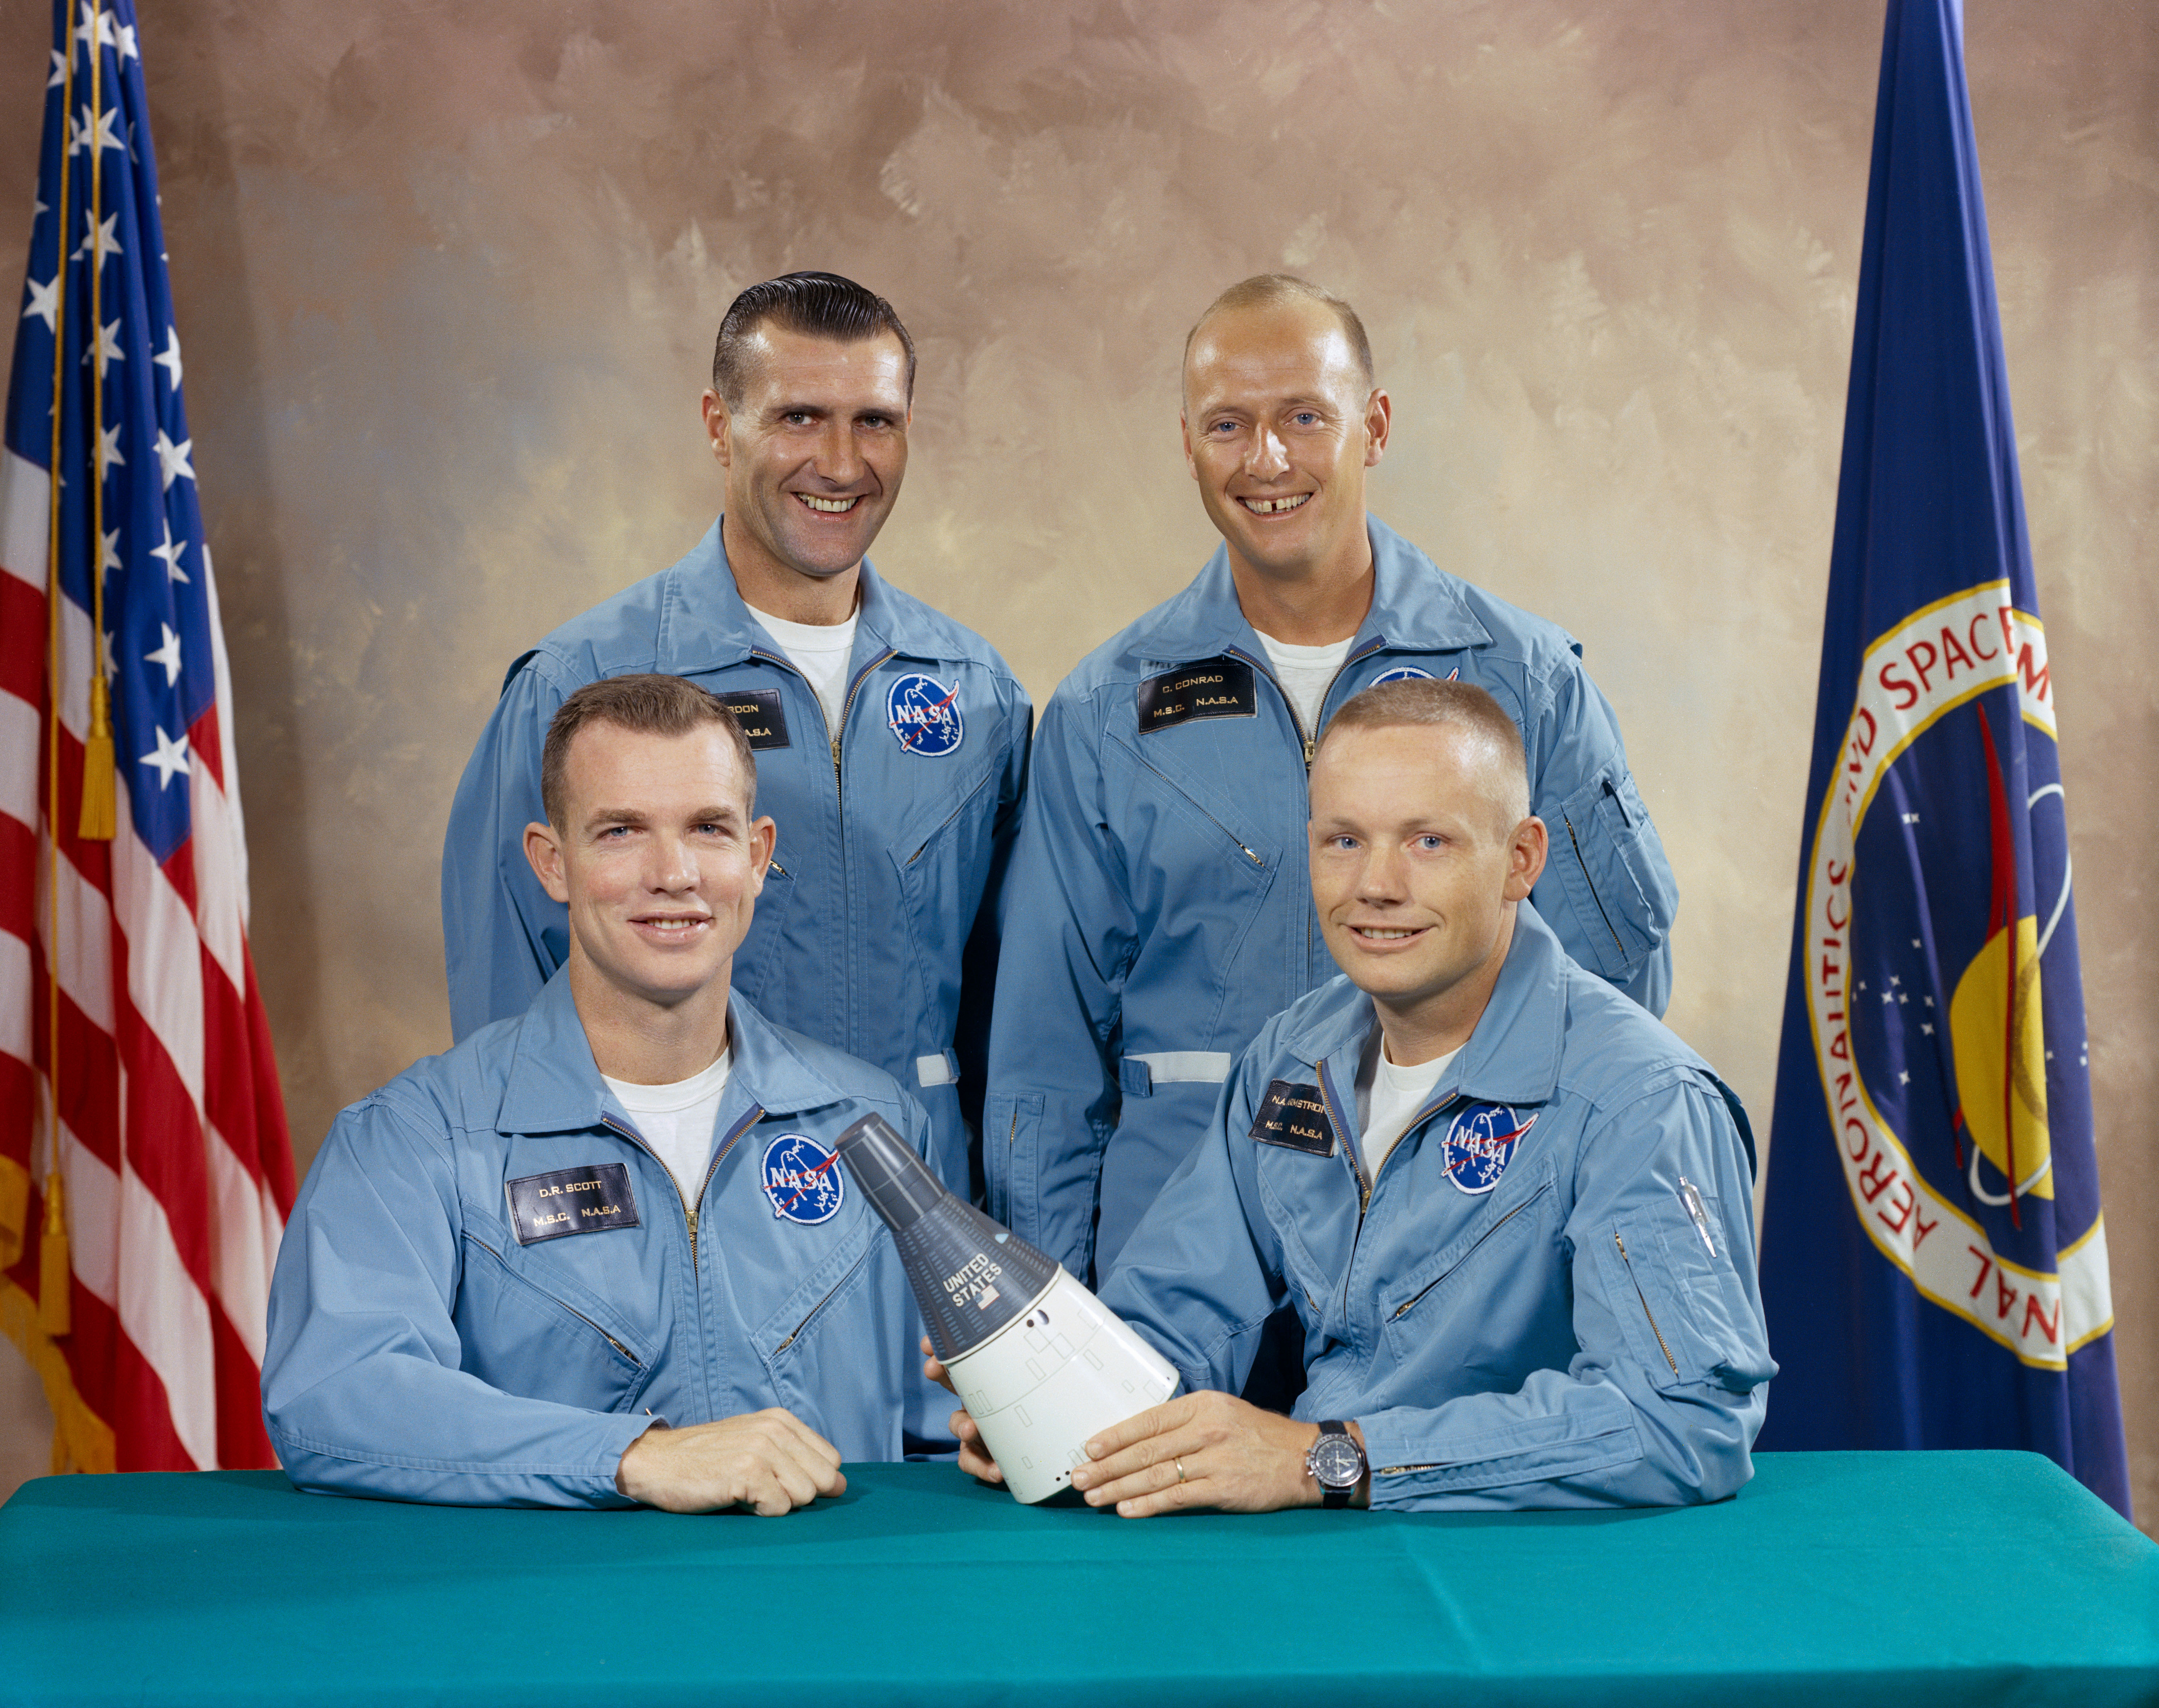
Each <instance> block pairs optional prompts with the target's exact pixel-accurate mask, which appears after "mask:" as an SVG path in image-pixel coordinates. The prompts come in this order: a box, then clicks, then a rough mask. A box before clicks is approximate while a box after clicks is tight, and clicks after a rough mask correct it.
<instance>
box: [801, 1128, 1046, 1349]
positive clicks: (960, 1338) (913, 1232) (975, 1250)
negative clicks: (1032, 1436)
mask: <svg viewBox="0 0 2159 1708" xmlns="http://www.w3.org/2000/svg"><path fill="white" fill-rule="evenodd" d="M838 1150H839V1153H840V1160H841V1162H844V1163H846V1164H847V1172H848V1173H849V1174H850V1175H852V1177H854V1182H855V1184H856V1185H857V1186H858V1187H860V1188H862V1193H863V1195H864V1196H865V1197H866V1198H868V1199H869V1201H870V1206H871V1208H872V1209H874V1210H876V1211H877V1213H878V1215H880V1216H882V1217H883V1219H884V1223H885V1225H886V1226H887V1227H888V1228H890V1229H892V1239H893V1245H897V1246H898V1248H899V1260H900V1262H901V1264H902V1265H904V1267H905V1268H906V1270H907V1279H908V1282H909V1285H910V1286H913V1287H914V1297H915V1301H916V1302H917V1303H919V1305H920V1306H921V1307H922V1317H923V1322H924V1324H925V1325H926V1326H927V1327H928V1328H929V1343H930V1344H931V1345H932V1346H933V1347H935V1348H936V1349H937V1356H938V1357H939V1358H940V1359H942V1360H943V1361H944V1362H945V1363H946V1364H950V1362H951V1361H952V1360H953V1359H956V1358H961V1357H964V1356H966V1354H967V1353H970V1352H972V1351H973V1350H974V1349H975V1348H976V1347H978V1346H980V1345H981V1344H982V1343H983V1342H985V1341H986V1340H988V1339H989V1338H991V1336H993V1335H995V1334H996V1333H997V1331H998V1330H999V1329H1000V1328H1003V1327H1004V1326H1005V1325H1006V1324H1007V1322H1011V1321H1012V1319H1013V1318H1014V1317H1017V1316H1018V1315H1019V1314H1020V1313H1021V1312H1023V1311H1024V1310H1026V1309H1027V1307H1028V1305H1029V1304H1031V1303H1032V1302H1033V1301H1034V1300H1035V1299H1036V1298H1038V1297H1040V1295H1041V1293H1042V1291H1043V1288H1044V1287H1047V1286H1048V1285H1049V1284H1050V1282H1051V1281H1054V1280H1055V1279H1056V1278H1057V1265H1056V1264H1055V1263H1054V1262H1053V1261H1052V1260H1050V1259H1048V1258H1047V1257H1045V1256H1043V1255H1042V1253H1041V1252H1039V1251H1038V1250H1035V1249H1034V1247H1033V1246H1032V1245H1028V1243H1027V1241H1026V1240H1022V1239H1018V1238H1017V1237H1015V1236H1014V1235H1013V1234H1011V1233H1010V1232H1008V1231H1007V1229H1004V1228H1002V1227H1000V1226H999V1225H998V1224H997V1223H995V1222H993V1221H991V1219H989V1218H988V1217H987V1216H986V1215H984V1214H982V1213H981V1211H980V1210H978V1209H976V1208H975V1207H974V1206H973V1205H972V1204H970V1203H961V1202H960V1199H958V1198H955V1197H953V1195H952V1194H951V1193H949V1192H947V1191H946V1190H945V1188H944V1187H943V1186H942V1185H941V1184H940V1183H939V1182H938V1179H937V1177H936V1176H935V1175H934V1174H932V1173H931V1172H929V1168H928V1167H927V1166H925V1165H924V1162H923V1161H922V1159H921V1158H920V1157H918V1156H916V1155H915V1154H914V1149H913V1147H912V1146H909V1144H908V1142H907V1141H906V1140H905V1139H903V1138H902V1137H900V1136H899V1134H898V1132H897V1131H894V1130H893V1127H892V1126H891V1124H890V1123H889V1122H888V1121H886V1120H885V1119H884V1117H883V1116H882V1115H864V1116H863V1117H862V1119H861V1120H860V1121H857V1122H856V1123H855V1124H854V1125H853V1126H851V1127H849V1128H848V1129H847V1131H845V1132H843V1133H841V1135H840V1139H839V1145H838Z"/></svg>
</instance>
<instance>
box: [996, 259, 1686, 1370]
mask: <svg viewBox="0 0 2159 1708" xmlns="http://www.w3.org/2000/svg"><path fill="white" fill-rule="evenodd" d="M1183 398H1184V408H1183V418H1182V422H1181V426H1182V432H1183V447H1184V457H1185V463H1186V467H1187V468H1188V470H1189V472H1190V474H1191V475H1192V478H1193V481H1194V483H1195V484H1197V486H1198V488H1199V499H1200V503H1201V505H1203V506H1204V508H1205V510H1206V512H1207V515H1208V517H1209V520H1211V521H1212V522H1213V523H1214V527H1215V530H1216V531H1217V532H1219V534H1220V536H1222V545H1221V547H1220V549H1219V551H1216V553H1215V554H1214V557H1213V559H1212V560H1211V561H1210V562H1209V563H1208V564H1207V566H1206V567H1205V568H1204V569H1203V570H1202V571H1201V572H1200V573H1199V578H1198V579H1197V580H1196V581H1194V582H1193V583H1192V584H1191V585H1190V586H1189V587H1187V588H1186V589H1185V590H1184V591H1183V593H1179V594H1178V595H1177V597H1176V598H1173V599H1171V600H1169V601H1168V603H1165V604H1163V605H1161V606H1158V607H1157V608H1155V609H1154V610H1152V611H1151V612H1149V613H1147V615H1145V616H1144V617H1142V618H1141V619H1139V620H1138V621H1137V622H1136V623H1134V624H1132V625H1131V627H1130V628H1128V629H1126V630H1125V631H1124V632H1123V633H1122V634H1118V635H1116V637H1115V638H1113V639H1111V640H1110V641H1108V642H1106V643H1105V644H1103V645H1102V646H1100V647H1099V648H1097V649H1096V650H1095V651H1094V652H1093V653H1092V654H1091V655H1089V656H1088V657H1087V658H1086V659H1085V660H1083V661H1082V662H1081V663H1080V665H1079V667H1078V668H1077V669H1075V670H1074V671H1073V672H1072V674H1071V675H1069V676H1068V677H1067V678H1066V679H1065V681H1064V684H1063V685H1062V686H1060V687H1059V689H1058V690H1057V691H1056V693H1055V694H1054V696H1052V697H1051V700H1050V701H1049V704H1048V706H1047V707H1046V708H1045V709H1044V711H1043V716H1042V722H1041V727H1040V728H1039V730H1038V732H1037V736H1036V741H1035V748H1034V758H1033V770H1032V773H1031V777H1030V781H1029V784H1028V807H1027V812H1026V816H1025V822H1024V824H1023V828H1022V831H1021V834H1020V841H1019V847H1018V850H1017V853H1016V854H1015V856H1014V863H1013V875H1012V879H1011V881H1010V893H1011V894H1012V896H1013V897H1014V898H1015V902H1016V905H1015V906H1014V907H1012V908H1011V909H1010V910H1009V911H1008V914H1007V919H1006V920H1005V927H1004V937H1003V950H1002V964H1001V971H1000V975H999V977H1000V990H1001V992H1002V994H1001V996H1000V997H999V1002H998V1007H997V1014H998V1022H997V1029H996V1033H995V1035H994V1037H993V1038H992V1041H991V1056H990V1096H989V1100H988V1105H987V1107H986V1111H985V1115H984V1122H983V1132H984V1136H985V1146H984V1160H985V1162H986V1167H987V1172H988V1181H989V1197H988V1203H989V1209H990V1210H991V1214H995V1215H997V1217H999V1218H1000V1219H1002V1220H1003V1221H1005V1222H1006V1223H1007V1224H1009V1225H1010V1226H1011V1228H1012V1230H1013V1232H1015V1233H1017V1234H1019V1235H1020V1236H1021V1237H1022V1238H1023V1239H1026V1240H1032V1241H1033V1243H1034V1244H1036V1245H1039V1246H1040V1247H1041V1248H1042V1249H1043V1250H1045V1251H1047V1252H1049V1253H1051V1254H1052V1255H1054V1256H1056V1257H1057V1258H1059V1260H1061V1261H1063V1263H1064V1265H1065V1266H1066V1267H1067V1268H1068V1269H1069V1270H1070V1271H1072V1272H1073V1273H1074V1275H1078V1276H1086V1275H1088V1274H1090V1273H1092V1274H1095V1275H1096V1276H1100V1275H1105V1274H1106V1273H1107V1272H1108V1271H1109V1269H1110V1266H1111V1264H1112V1263H1113V1262H1114V1261H1115V1260H1116V1256H1117V1254H1118V1252H1119V1250H1120V1249H1121V1247H1122V1245H1123V1244H1124V1242H1125V1240H1126V1238H1127V1237H1128V1236H1129V1235H1130V1234H1131V1230H1132V1229H1133V1227H1134V1226H1135V1225H1136V1224H1137V1223H1138V1221H1139V1219H1140V1218H1141V1216H1142V1215H1143V1214H1145V1213H1146V1211H1147V1207H1148V1206H1149V1205H1150V1204H1152V1203H1153V1202H1154V1200H1155V1198H1156V1195H1157V1193H1159V1192H1160V1191H1161V1190H1162V1183H1163V1182H1165V1181H1166V1180H1167V1179H1168V1177H1169V1176H1170V1174H1171V1173H1172V1172H1173V1170H1174V1169H1175V1168H1176V1167H1178V1164H1179V1163H1180V1162H1183V1159H1184V1158H1185V1157H1186V1156H1188V1154H1189V1153H1190V1152H1191V1150H1192V1147H1193V1145H1194V1144H1195V1143H1197V1142H1198V1141H1199V1136H1200V1135H1201V1133H1202V1132H1204V1131H1205V1129H1206V1126H1207V1122H1208V1120H1209V1116H1210V1115H1211V1114H1212V1112H1213V1110H1214V1104H1215V1100H1216V1099H1217V1097H1218V1096H1219V1094H1220V1091H1221V1087H1222V1083H1223V1081H1224V1079H1225V1078H1226V1077H1227V1076H1228V1074H1229V1072H1230V1066H1231V1064H1232V1063H1234V1062H1235V1059H1236V1058H1237V1056H1238V1054H1239V1053H1240V1052H1241V1051H1242V1050H1243V1049H1244V1048H1245V1046H1246V1045H1247V1044H1249V1043H1250V1042H1251V1040H1252V1038H1253V1037H1254V1035H1255V1034H1256V1033H1257V1032H1258V1031H1259V1029H1260V1027H1261V1025H1262V1024H1263V1023H1264V1022H1266V1019H1267V1017H1269V1016H1270V1015H1271V1014H1274V1013H1276V1012H1280V1011H1281V1009H1283V1008H1286V1007H1288V1006H1289V1005H1290V1004H1291V1003H1292V1002H1295V1001H1296V1000H1297V998H1298V997H1299V996H1302V995H1304V994H1305V993H1306V992H1307V991H1310V990H1312V989H1313V988H1314V987H1315V986H1318V985H1319V984H1321V983H1323V981H1325V980H1327V979H1328V977H1330V976H1332V975H1333V971H1334V968H1333V964H1332V963H1331V962H1330V961H1329V960H1328V955H1327V952H1326V950H1325V948H1324V947H1323V942H1322V936H1321V932H1320V929H1319V922H1318V919H1316V917H1315V915H1314V914H1313V910H1312V892H1311V887H1310V884H1309V882H1307V872H1306V867H1305V862H1304V858H1303V842H1304V826H1305V822H1306V819H1307V815H1308V810H1309V797H1308V794H1307V773H1308V771H1309V769H1310V767H1311V765H1312V753H1313V744H1314V738H1316V737H1317V736H1318V732H1319V731H1320V730H1321V728H1322V727H1324V725H1325V723H1326V721H1327V719H1328V717H1330V716H1331V715H1333V712H1335V711H1337V710H1338V709H1339V708H1340V707H1341V706H1343V705H1344V703H1345V702H1347V701H1349V699H1350V698H1351V697H1352V696H1354V695H1356V694H1357V693H1359V691H1363V690H1364V689H1365V688H1368V687H1369V686H1373V685H1374V684H1375V683H1385V682H1391V681H1402V680H1416V679H1420V678H1426V677H1432V678H1440V679H1446V678H1457V679H1459V680H1460V681H1465V682H1473V683H1475V684H1478V686H1482V687H1483V688H1484V689H1486V690H1488V691H1489V692H1490V693H1491V695H1492V696H1493V697H1494V699H1495V700H1496V701H1498V702H1499V705H1500V706H1501V707H1502V708H1503V709H1504V711H1505V712H1506V714H1507V716H1508V717H1510V718H1512V719H1513V720H1514V723H1515V725H1516V726H1517V727H1519V728H1520V731H1521V732H1522V737H1523V739H1524V741H1525V743H1526V746H1527V751H1528V764H1529V781H1530V799H1531V804H1532V805H1533V806H1534V808H1535V811H1536V812H1537V813H1538V814H1539V815H1540V816H1541V817H1542V819H1543V820H1545V822H1546V823H1547V824H1549V825H1550V826H1551V833H1552V838H1553V849H1552V858H1551V861H1550V862H1549V863H1548V864H1547V865H1546V866H1545V868H1544V873H1543V876H1542V877H1541V878H1540V881H1539V883H1538V886H1537V892H1536V899H1537V906H1538V909H1539V911H1540V914H1542V915H1543V917H1544V918H1545V919H1546V920H1547V921H1548V922H1549V923H1550V924H1551V929H1552V930H1553V932H1554V933H1555V934H1556V936H1557V938H1558V939H1559V942H1560V944H1561V946H1562V947H1563V948H1564V949H1565V950H1566V952H1567V953H1568V954H1570V955H1572V956H1573V957H1574V958H1575V959H1576V960H1578V961H1579V962H1581V963H1582V965H1584V966H1586V967H1587V968H1588V969H1589V970H1591V971H1592V972H1593V973H1596V974H1597V975H1598V976H1601V977H1602V978H1604V979H1605V980H1607V981H1609V982H1610V983H1612V984H1613V985H1614V986H1618V988H1619V989H1621V990H1623V991H1626V992H1627V993H1628V995H1629V996H1633V997H1634V998H1635V999H1636V1000H1637V1001H1638V1002H1640V1003H1642V1004H1643V1005H1644V1007H1647V1008H1648V1009H1649V1012H1652V1013H1658V1012H1662V1010H1663V1007H1664V1005H1665V996H1666V995H1667V993H1668V991H1669V990H1670V976H1671V961H1670V947H1669V945H1668V942H1667V933H1668V931H1669V929H1670V924H1671V921H1672V917H1673V914H1674V910H1675V906H1676V892H1675V888H1674V885H1673V882H1672V875H1671V870H1670V866H1669V865H1668V864H1667V862H1666V861H1665V852H1664V847H1663V845H1662V843H1661V842H1660V841H1659V838H1658V836H1657V832H1656V829H1655V826H1654V825H1652V824H1651V822H1650V820H1649V811H1648V809H1647V808H1646V807H1645V806H1644V805H1643V801H1642V797H1641V795H1640V794H1639V792H1638V791H1637V790H1636V789H1635V786H1634V782H1633V777H1632V776H1631V775H1630V774H1629V773H1628V767H1627V758H1626V752H1625V749H1624V748H1623V745H1622V743H1621V741H1620V738H1619V728H1618V720H1617V719H1616V717H1614V716H1613V711H1612V708H1611V706H1609V705H1608V703H1607V702H1606V701H1605V698H1604V696H1602V694H1601V693H1599V692H1598V691H1597V686H1596V685H1595V684H1594V683H1593V682H1592V681H1590V679H1589V676H1588V675H1587V672H1586V671H1585V670H1583V669H1582V660H1581V658H1580V656H1579V649H1578V648H1577V646H1576V645H1575V644H1574V643H1573V641H1572V640H1571V639H1570V638H1569V637H1568V636H1567V635H1566V634H1565V633H1564V632H1563V631H1562V630H1561V629H1559V628H1558V627H1557V626H1556V624H1551V623H1549V622H1546V621H1545V620H1544V619H1541V618H1538V617H1535V616H1532V615H1530V613H1527V612H1525V611H1522V610H1520V609H1518V608H1515V607H1514V606H1512V605H1509V603H1506V602H1505V601H1504V600H1503V599H1500V598H1495V597H1494V595H1493V594H1491V593H1487V592H1485V591H1484V590H1483V588H1480V587H1475V586H1473V585H1472V584H1471V583H1469V582H1465V581H1463V580H1460V579H1459V578H1457V577H1454V576H1452V575H1449V574H1447V572H1445V571H1443V570H1442V569H1441V568H1439V567H1437V565H1435V564H1434V563H1433V562H1432V560H1431V559H1430V558H1428V557H1426V556H1425V555H1424V554H1423V553H1422V552H1421V551H1418V550H1417V549H1416V547H1415V546H1411V544H1410V543H1409V542H1408V541H1406V540H1404V539H1402V538H1401V536H1399V535H1397V534H1395V532H1394V531H1392V530H1390V529H1389V528H1388V527H1387V526H1386V525H1385V524H1384V523H1382V522H1380V520H1377V519H1376V518H1375V517H1374V516H1372V515H1369V512H1368V511H1367V510H1366V508H1365V480H1366V475H1367V473H1368V471H1369V469H1370V468H1372V467H1373V466H1374V465H1375V464H1376V463H1379V461H1380V458H1382V457H1383V456H1385V453H1386V450H1387V447H1388V443H1389V440H1390V437H1391V435H1392V432H1393V431H1394V417H1393V405H1392V403H1391V401H1390V399H1389V397H1388V396H1387V393H1386V391H1385V390H1384V389H1383V388H1381V387H1380V386H1378V385H1377V384H1375V380H1374V375H1373V368H1372V356H1371V349H1370V344H1369V340H1368V339H1367V338H1366V336H1365V333H1364V326H1363V323H1361V322H1360V321H1359V319H1358V317H1357V314H1356V313H1355V311H1354V309H1352V308H1350V307H1349V304H1348V303H1344V302H1343V301H1342V300H1341V299H1340V298H1337V297H1333V296H1331V295H1329V294H1328V292H1324V291H1323V290H1320V289H1319V288H1318V287H1315V286H1313V285H1311V284H1308V283H1307V282H1304V281H1303V280H1301V279H1295V278H1291V277H1286V276H1284V275H1281V274H1267V275H1264V276H1262V277H1257V278H1251V279H1247V280H1245V281H1244V282H1242V283H1241V284H1238V285H1235V286H1232V287H1230V289H1229V290H1227V291H1225V292H1223V293H1222V295H1221V296H1220V297H1219V298H1217V299H1216V301H1215V302H1214V303H1213V304H1212V305H1211V306H1210V307H1209V308H1208V309H1207V311H1206V312H1205V313H1204V314H1203V315H1201V317H1200V318H1199V323H1197V324H1196V325H1195V326H1194V327H1193V330H1192V333H1191V335H1190V337H1189V338H1188V340H1187V342H1186V347H1185V353H1184V380H1183ZM1281 1326H1282V1327H1283V1328H1290V1327H1292V1325H1291V1324H1290V1323H1289V1322H1288V1319H1287V1317H1286V1318H1285V1319H1284V1322H1283V1324H1282V1325H1281ZM1261 1369H1262V1371H1263V1373H1264V1372H1266V1371H1268V1370H1270V1369H1272V1370H1276V1371H1279V1372H1281V1373H1282V1374H1284V1376H1285V1378H1286V1379H1287V1380H1288V1381H1290V1382H1291V1383H1292V1384H1293V1382H1294V1379H1295V1375H1296V1370H1297V1359H1296V1348H1295V1347H1294V1344H1293V1343H1289V1344H1286V1345H1284V1346H1283V1347H1282V1348H1281V1353H1280V1355H1279V1357H1275V1358H1269V1359H1262V1360H1261ZM1265 1382H1266V1379H1265V1378H1264V1376H1263V1384H1262V1385H1261V1386H1258V1387H1256V1389H1255V1393H1256V1394H1258V1395H1264V1397H1266V1398H1267V1399H1268V1400H1271V1401H1274V1402H1276V1403H1286V1402H1287V1393H1285V1392H1283V1391H1281V1389H1280V1388H1279V1387H1278V1386H1268V1385H1265Z"/></svg>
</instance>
